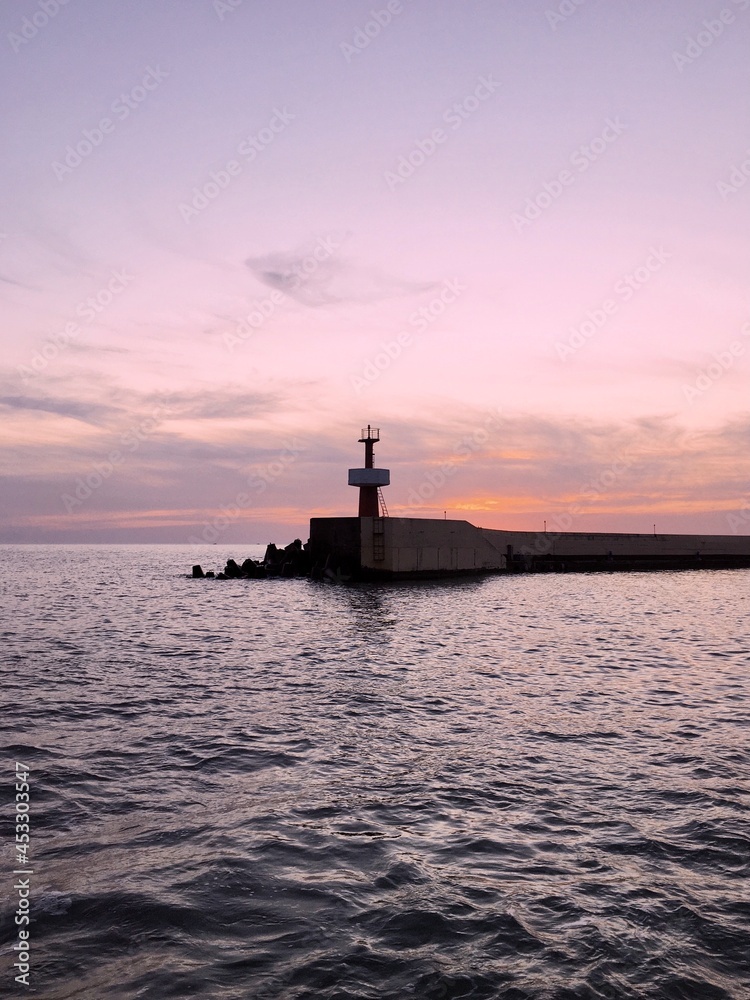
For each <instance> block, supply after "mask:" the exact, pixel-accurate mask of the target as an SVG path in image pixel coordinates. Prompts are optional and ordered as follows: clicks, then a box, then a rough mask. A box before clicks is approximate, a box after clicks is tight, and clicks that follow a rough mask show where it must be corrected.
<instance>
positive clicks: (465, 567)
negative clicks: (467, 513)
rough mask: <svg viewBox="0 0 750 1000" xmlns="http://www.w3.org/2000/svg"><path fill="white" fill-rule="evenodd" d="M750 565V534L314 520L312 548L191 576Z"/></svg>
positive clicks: (294, 547) (382, 576) (375, 575)
mask: <svg viewBox="0 0 750 1000" xmlns="http://www.w3.org/2000/svg"><path fill="white" fill-rule="evenodd" d="M743 567H750V536H747V535H660V534H652V535H651V534H626V533H622V532H619V533H618V532H550V533H549V534H548V533H546V532H533V531H502V530H496V529H491V528H478V527H476V526H475V525H473V524H470V523H469V522H468V521H448V520H437V519H429V518H401V517H332V518H312V519H311V521H310V540H309V541H308V542H307V543H306V544H304V545H303V544H302V542H301V540H300V539H298V538H297V539H295V540H294V541H293V542H291V543H290V544H289V545H287V546H285V547H284V548H277V547H276V546H275V545H269V546H268V548H267V549H266V554H265V556H264V558H263V559H262V560H258V561H255V560H252V559H246V560H245V561H244V562H243V563H241V564H240V563H237V562H236V561H235V560H234V559H230V560H228V562H227V564H226V566H225V568H224V570H223V571H221V572H219V573H214V572H211V571H209V572H208V573H204V572H203V569H202V567H200V566H194V567H193V576H194V577H196V578H203V577H215V578H216V579H220V580H225V579H261V578H267V577H295V576H307V577H311V578H313V579H335V580H349V579H354V580H399V579H419V578H427V577H446V576H460V575H470V574H480V573H544V572H564V573H568V572H593V571H605V572H606V571H610V572H611V571H616V570H620V571H625V570H630V571H632V570H667V569H734V568H743Z"/></svg>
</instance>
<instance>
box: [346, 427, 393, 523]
mask: <svg viewBox="0 0 750 1000" xmlns="http://www.w3.org/2000/svg"><path fill="white" fill-rule="evenodd" d="M379 440H380V429H379V428H378V427H370V425H369V424H368V425H367V427H365V428H363V429H362V434H361V437H360V439H359V443H360V444H363V445H364V446H365V467H364V469H349V485H350V486H358V487H359V516H360V517H380V501H381V500H382V496H381V495H380V487H381V486H389V485H390V482H391V472H390V469H376V468H375V467H374V462H375V459H374V449H375V442H376V441H379ZM383 508H384V513H385V503H383Z"/></svg>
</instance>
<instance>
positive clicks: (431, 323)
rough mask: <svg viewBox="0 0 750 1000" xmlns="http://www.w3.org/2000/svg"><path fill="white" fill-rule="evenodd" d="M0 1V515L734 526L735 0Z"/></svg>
mask: <svg viewBox="0 0 750 1000" xmlns="http://www.w3.org/2000/svg"><path fill="white" fill-rule="evenodd" d="M0 29H1V30H0V45H3V46H4V47H5V54H4V57H3V58H2V60H0V95H2V96H0V102H1V103H2V116H3V134H4V137H5V150H4V155H3V161H2V176H3V183H2V188H1V190H0V296H2V309H3V316H4V322H3V324H2V328H1V332H0V336H1V337H2V355H1V357H0V541H3V542H32V543H33V542H175V543H188V542H196V541H207V542H219V541H221V542H222V543H245V542H247V543H259V542H266V541H271V540H273V541H277V542H282V543H285V542H287V541H289V540H291V538H293V537H302V538H303V539H304V538H307V534H308V520H309V518H310V517H311V516H339V515H350V516H353V515H355V514H356V510H357V497H356V492H355V490H354V489H352V488H350V487H348V486H347V469H348V468H350V467H357V466H360V465H361V464H362V462H363V452H362V445H360V444H358V438H359V437H360V428H361V427H364V426H366V425H367V424H372V425H373V426H376V427H379V428H380V435H381V441H380V443H379V444H378V446H377V447H376V453H375V455H376V465H379V466H381V467H386V468H389V469H390V470H391V485H390V486H389V487H388V488H387V489H386V490H385V497H386V502H387V504H388V509H389V512H390V514H391V515H396V516H410V517H436V516H438V517H443V516H448V517H455V518H466V519H467V520H470V521H472V522H473V523H475V524H479V525H481V526H483V527H493V528H512V529H529V530H538V529H540V528H541V527H542V524H543V521H545V520H546V521H547V522H548V525H549V527H550V528H555V527H559V528H561V529H562V528H565V529H569V530H603V531H617V530H620V531H646V532H651V531H652V530H653V526H654V525H656V529H657V530H658V531H659V532H665V533H666V532H681V531H686V532H699V533H707V532H711V533H717V534H732V533H741V534H748V533H750V485H749V483H748V480H749V479H750V447H749V446H750V400H749V395H748V375H749V370H750V365H749V362H748V357H749V356H750V296H749V294H748V274H750V240H749V239H748V233H749V232H750V228H749V225H748V223H749V222H750V180H749V178H750V114H749V112H750V59H748V51H749V46H748V42H749V40H750V0H724V3H723V5H722V0H716V2H713V0H662V2H661V3H659V4H654V3H653V2H651V0H617V2H613V0H577V2H576V0H460V2H459V0H390V2H388V0H385V2H384V0H379V2H376V3H374V4H373V0H367V2H362V3H360V2H353V0H326V2H311V0H304V2H303V0H277V2H275V3H274V4H261V3H259V2H257V0H132V2H129V3H128V4H122V3H116V2H113V0H67V2H64V3H63V2H61V0H18V2H14V3H12V4H11V3H6V4H4V5H3V6H2V8H1V9H0Z"/></svg>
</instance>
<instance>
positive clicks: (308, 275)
mask: <svg viewBox="0 0 750 1000" xmlns="http://www.w3.org/2000/svg"><path fill="white" fill-rule="evenodd" d="M342 245H343V238H342V237H327V238H321V239H319V240H317V241H314V242H310V243H309V244H306V245H305V246H303V247H300V248H299V249H297V250H289V251H279V252H276V253H270V254H265V255H263V256H260V257H248V258H247V260H246V261H245V266H246V267H248V268H249V269H250V271H251V272H252V273H253V274H254V275H255V277H256V278H257V279H258V281H260V282H262V283H263V284H264V285H267V286H269V287H270V288H273V289H276V290H277V291H280V292H283V293H284V294H285V295H288V296H289V297H290V298H291V299H293V300H294V301H295V302H298V303H300V304H301V305H305V306H311V307H317V306H325V305H335V304H339V303H344V302H354V303H357V302H360V303H368V302H379V301H381V300H382V299H390V298H395V297H398V296H403V295H418V294H421V293H422V292H426V291H430V290H431V289H432V288H435V287H437V283H436V282H414V281H408V280H406V279H403V278H398V277H396V276H394V275H391V274H387V273H385V272H384V271H381V270H380V269H378V268H375V267H372V266H369V265H365V264H356V263H354V262H352V261H349V260H345V259H344V258H342V257H341V256H339V250H340V247H341V246H342Z"/></svg>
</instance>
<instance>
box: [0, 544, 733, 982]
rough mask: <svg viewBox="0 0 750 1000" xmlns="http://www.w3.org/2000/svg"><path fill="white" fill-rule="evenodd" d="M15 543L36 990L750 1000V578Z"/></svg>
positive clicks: (9, 567)
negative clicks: (235, 566)
mask: <svg viewBox="0 0 750 1000" xmlns="http://www.w3.org/2000/svg"><path fill="white" fill-rule="evenodd" d="M0 552H1V553H2V560H3V566H2V572H1V573H0V590H1V591H2V601H1V604H2V624H1V625H0V630H1V632H2V651H3V664H4V666H3V683H2V693H3V701H4V704H5V707H4V710H3V714H4V754H3V761H4V768H3V776H2V783H1V784H2V786H3V796H4V798H3V801H4V802H5V803H7V805H6V808H5V810H4V814H3V826H2V830H3V834H2V836H3V841H4V842H3V845H2V846H3V854H4V857H5V858H6V861H7V862H8V864H7V865H6V867H5V874H4V880H5V885H4V886H3V893H2V901H3V902H2V920H1V922H0V927H1V928H2V937H3V965H2V968H1V969H0V974H1V975H2V978H3V982H2V983H1V984H0V993H2V994H3V995H18V996H38V997H44V998H50V1000H62V998H68V997H70V998H73V997H75V998H82V1000H86V998H92V1000H93V998H102V997H113V998H123V1000H124V998H128V1000H131V998H132V1000H135V998H144V1000H165V998H173V997H174V998H183V997H191V998H192V997H194V998H214V997H216V998H226V1000H234V998H237V1000H240V998H243V1000H244V998H252V1000H276V998H279V1000H286V998H288V1000H302V998H313V997H314V998H330V1000H334V998H336V1000H344V998H378V1000H383V998H386V1000H388V998H393V1000H397V998H398V1000H400V998H405V997H419V998H425V1000H431V998H435V1000H438V998H439V1000H445V998H459V997H466V998H492V997H502V998H508V1000H526V998H529V1000H530V998H539V1000H579V998H580V1000H594V998H612V1000H625V998H633V1000H636V998H637V1000H644V998H646V1000H648V998H653V1000H671V998H674V1000H678V998H680V1000H681V998H684V1000H695V998H707V1000H725V998H748V997H750V894H749V893H748V881H747V878H748V868H749V864H748V862H749V858H750V831H749V824H748V819H749V816H750V813H749V809H750V786H749V783H748V776H749V774H750V768H749V765H750V739H749V734H748V723H749V721H750V696H749V693H748V666H749V665H750V614H749V612H750V571H745V570H739V571H714V572H712V571H690V572H679V573H678V572H674V573H650V574H646V573H632V574H615V573H613V574H580V575H576V574H554V575H553V574H549V575H548V574H544V575H529V576H507V577H506V576H491V577H486V578H481V579H466V580H459V581H433V582H425V583H410V584H395V585H375V584H362V585H346V584H344V585H341V584H333V583H324V582H314V581H309V580H303V579H300V580H287V579H272V580H257V581H256V580H227V581H218V580H192V579H189V578H188V574H189V572H190V568H191V566H192V564H193V563H194V562H201V563H202V564H203V568H204V569H215V570H219V569H221V568H222V566H223V563H224V561H225V560H226V557H227V556H232V557H234V558H236V559H238V561H241V560H242V559H244V558H246V557H247V556H248V555H252V556H255V557H257V556H258V555H259V554H261V553H262V549H257V548H256V549H253V548H250V547H242V546H236V547H234V548H232V547H226V551H225V550H224V548H223V547H222V546H220V545H218V546H206V547H204V548H196V547H188V546H112V547H107V546H15V547H14V546H5V547H3V548H2V549H1V550H0ZM19 763H20V765H21V766H22V767H23V768H25V769H26V774H27V780H26V784H27V785H28V806H29V812H28V814H26V815H27V817H28V819H27V823H26V825H27V826H28V828H29V841H28V852H27V853H26V854H25V855H24V854H23V852H21V853H17V852H16V846H17V845H16V838H15V834H16V830H17V827H16V826H15V825H14V823H15V822H16V817H15V814H14V813H13V809H12V803H13V801H16V802H18V801H25V800H23V788H24V782H23V780H22V781H20V782H19V784H18V785H17V784H16V768H17V765H18V764H19ZM21 773H23V772H21ZM18 787H20V788H21V789H22V791H21V792H20V793H18V795H20V799H19V798H18V795H17V793H16V791H15V789H16V788H18ZM14 797H15V798H14ZM23 815H24V811H23V810H21V816H22V817H23ZM21 826H23V824H21ZM22 843H25V842H23V841H22ZM14 871H19V872H21V874H14ZM28 871H30V872H31V874H24V872H28ZM19 883H20V884H21V885H22V886H23V885H24V884H26V883H28V885H29V888H30V893H29V895H28V899H27V904H26V906H27V909H24V908H23V904H22V903H21V902H20V900H21V897H22V896H23V893H22V891H21V890H20V889H18V888H16V886H17V885H18V884H19ZM19 911H21V912H22V913H23V915H25V914H26V913H28V916H29V922H28V924H24V923H21V924H20V925H19V923H18V922H17V917H18V914H19ZM23 929H26V930H27V932H28V938H24V939H22V942H23V943H24V944H25V947H26V948H27V952H26V956H27V958H28V965H29V967H30V972H29V978H28V982H29V985H28V986H26V985H24V984H23V983H17V982H15V981H14V977H15V975H17V974H18V973H19V965H16V967H14V962H17V960H18V959H17V956H18V954H19V950H18V948H17V949H16V950H15V951H13V946H14V945H18V943H19V936H18V935H19V930H23Z"/></svg>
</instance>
